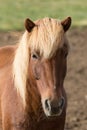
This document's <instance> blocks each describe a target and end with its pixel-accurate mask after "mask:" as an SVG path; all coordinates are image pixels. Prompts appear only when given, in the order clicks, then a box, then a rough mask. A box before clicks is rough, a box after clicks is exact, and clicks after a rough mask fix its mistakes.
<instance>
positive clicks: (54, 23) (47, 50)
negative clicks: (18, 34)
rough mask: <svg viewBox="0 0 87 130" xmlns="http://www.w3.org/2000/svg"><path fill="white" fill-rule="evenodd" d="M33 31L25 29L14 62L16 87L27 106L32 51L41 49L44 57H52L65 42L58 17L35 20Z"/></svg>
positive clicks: (40, 51)
mask: <svg viewBox="0 0 87 130" xmlns="http://www.w3.org/2000/svg"><path fill="white" fill-rule="evenodd" d="M35 23H36V26H35V27H34V29H33V30H32V32H31V33H29V32H27V31H25V33H24V34H23V36H22V38H21V40H20V43H19V45H18V48H17V50H16V54H15V58H14V63H13V76H14V84H15V87H16V89H17V91H18V93H19V94H20V96H21V98H22V100H23V104H24V106H26V100H25V98H26V82H27V77H29V75H28V67H29V56H30V52H33V51H39V53H40V55H41V56H43V57H44V58H51V57H52V56H53V55H54V54H55V52H56V51H57V49H58V48H60V47H62V45H63V43H64V30H63V27H62V25H61V22H60V21H58V20H56V19H50V18H44V19H42V20H38V21H36V22H35Z"/></svg>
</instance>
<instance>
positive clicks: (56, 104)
mask: <svg viewBox="0 0 87 130" xmlns="http://www.w3.org/2000/svg"><path fill="white" fill-rule="evenodd" d="M64 102H65V100H64V98H63V97H61V98H60V99H59V100H52V101H51V100H49V99H46V100H45V109H46V110H47V111H49V112H50V113H51V114H53V115H55V114H59V113H60V110H62V109H63V106H64Z"/></svg>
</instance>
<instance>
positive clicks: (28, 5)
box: [0, 0, 87, 30]
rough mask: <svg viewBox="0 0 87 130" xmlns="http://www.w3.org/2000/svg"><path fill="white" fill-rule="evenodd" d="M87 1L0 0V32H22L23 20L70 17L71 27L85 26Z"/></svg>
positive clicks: (86, 23) (86, 22)
mask: <svg viewBox="0 0 87 130" xmlns="http://www.w3.org/2000/svg"><path fill="white" fill-rule="evenodd" d="M86 12H87V0H15V1H14V0H0V30H23V29H24V25H23V24H24V20H25V18H27V17H29V18H31V19H32V20H36V19H39V18H43V17H47V16H48V17H53V18H58V19H64V18H66V17H67V16H71V17H72V20H73V22H72V26H84V25H85V26H86V25H87V14H86Z"/></svg>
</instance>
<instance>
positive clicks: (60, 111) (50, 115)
mask: <svg viewBox="0 0 87 130" xmlns="http://www.w3.org/2000/svg"><path fill="white" fill-rule="evenodd" d="M62 111H63V110H62V109H60V110H59V112H58V113H56V114H54V113H52V112H48V113H45V114H46V116H47V117H48V118H51V117H52V118H54V117H58V116H60V115H61V114H62Z"/></svg>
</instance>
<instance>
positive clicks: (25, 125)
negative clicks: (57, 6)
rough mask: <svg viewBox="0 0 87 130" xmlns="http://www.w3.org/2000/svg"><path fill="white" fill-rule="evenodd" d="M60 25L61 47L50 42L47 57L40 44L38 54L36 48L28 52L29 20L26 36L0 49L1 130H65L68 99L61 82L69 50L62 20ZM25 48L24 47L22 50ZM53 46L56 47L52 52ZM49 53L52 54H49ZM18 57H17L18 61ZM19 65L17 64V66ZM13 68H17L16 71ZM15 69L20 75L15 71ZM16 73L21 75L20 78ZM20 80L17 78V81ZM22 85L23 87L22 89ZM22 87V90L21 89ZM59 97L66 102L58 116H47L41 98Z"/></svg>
mask: <svg viewBox="0 0 87 130" xmlns="http://www.w3.org/2000/svg"><path fill="white" fill-rule="evenodd" d="M43 21H44V22H45V24H46V22H47V25H49V24H50V26H51V27H52V25H51V23H50V21H52V24H53V23H54V24H53V27H54V25H55V22H56V23H57V20H56V21H55V20H53V19H51V20H50V19H48V18H47V19H44V20H43ZM29 22H31V21H29ZM39 22H40V21H39ZM68 22H69V21H68V20H67V22H66V23H65V22H64V23H65V24H64V26H66V24H68ZM37 23H38V22H37ZM48 23H49V24H48ZM41 24H42V23H41ZM60 24H61V23H60ZM60 24H59V26H61V27H60V28H61V29H62V33H63V34H60V35H62V36H61V38H62V37H64V40H63V41H64V42H63V41H61V39H60V41H61V43H60V44H62V46H61V45H60V47H58V46H56V47H57V48H55V46H54V45H53V47H51V48H50V50H51V51H49V54H47V55H46V56H45V55H44V54H43V55H42V54H41V53H44V50H43V49H45V48H43V47H42V50H41V53H40V51H39V52H37V50H36V49H37V47H36V48H35V50H33V49H32V50H33V51H31V48H32V47H33V46H32V45H30V46H32V47H31V48H29V44H27V42H28V43H29V41H28V40H29V39H30V36H32V35H33V31H34V29H33V28H32V27H31V26H30V28H29V26H28V23H27V24H26V26H28V30H27V31H30V32H25V34H24V35H26V37H25V36H23V39H22V40H21V42H20V44H19V45H18V46H6V47H2V48H0V122H1V123H2V129H3V130H64V124H65V117H66V106H67V100H66V94H65V90H64V88H63V82H64V78H65V75H66V62H67V59H66V57H65V55H66V53H68V43H67V41H66V40H65V36H64V30H63V28H62V26H63V25H62V24H63V23H62V24H61V25H60ZM69 24H70V23H69ZM45 26H46V25H45ZM50 26H49V29H50ZM55 26H56V25H55ZM43 28H44V26H43ZM54 28H55V27H54ZM30 29H32V30H30ZM45 29H46V28H45ZM67 29H68V28H67ZM53 31H54V33H53V35H54V34H56V33H55V30H53ZM58 32H59V31H58ZM46 33H47V36H48V34H49V35H52V33H51V32H50V33H48V32H45V33H44V34H46ZM44 37H45V35H44ZM32 38H33V37H32ZM32 38H31V39H32ZM49 38H50V37H49ZM58 38H59V37H58ZM31 39H30V41H31ZM62 39H63V38H62ZM38 40H39V39H38ZM44 40H45V39H44ZM51 40H52V39H51ZM58 40H59V39H57V36H56V39H55V40H53V41H54V43H52V44H56V42H58ZM46 41H48V40H46ZM25 42H26V43H25ZM36 42H37V41H36ZM50 42H52V41H50ZM21 44H22V45H21ZM25 44H26V45H25ZM32 44H33V43H32ZM57 44H58V43H57ZM49 45H50V43H49ZM24 48H25V49H27V50H24ZM47 48H48V47H47ZM52 48H53V49H55V53H54V51H53V50H52ZM19 52H21V53H19ZM28 52H29V53H28ZM51 52H52V53H53V54H51ZM34 53H36V55H33V54H34ZM25 54H26V55H27V56H26V55H25ZM32 55H33V56H32ZM48 55H49V56H48ZM28 56H29V57H28ZM17 58H19V60H18V59H17ZM20 58H21V59H20ZM19 61H20V62H19ZM23 62H25V63H23ZM19 63H20V64H19ZM22 63H23V64H22ZM18 66H20V67H19V68H18ZM26 66H27V68H26ZM16 68H18V69H17V70H16ZM17 71H18V72H20V73H21V74H18V73H17ZM21 71H23V72H21ZM17 74H18V75H17ZM23 74H24V75H23ZM17 76H22V77H21V78H19V77H17ZM25 77H26V78H25ZM19 79H20V81H19V82H17V83H16V81H18V80H19ZM21 81H22V83H23V82H24V84H22V83H21ZM20 84H22V85H20ZM18 85H20V86H18ZM18 87H19V88H18ZM22 87H24V88H23V89H22ZM21 89H22V92H20V91H21ZM61 96H63V97H64V99H65V105H64V107H63V110H62V113H61V115H59V116H53V117H52V116H51V115H50V117H47V115H46V112H45V108H44V100H46V99H49V98H50V100H51V101H53V102H56V101H59V99H60V97H61Z"/></svg>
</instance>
